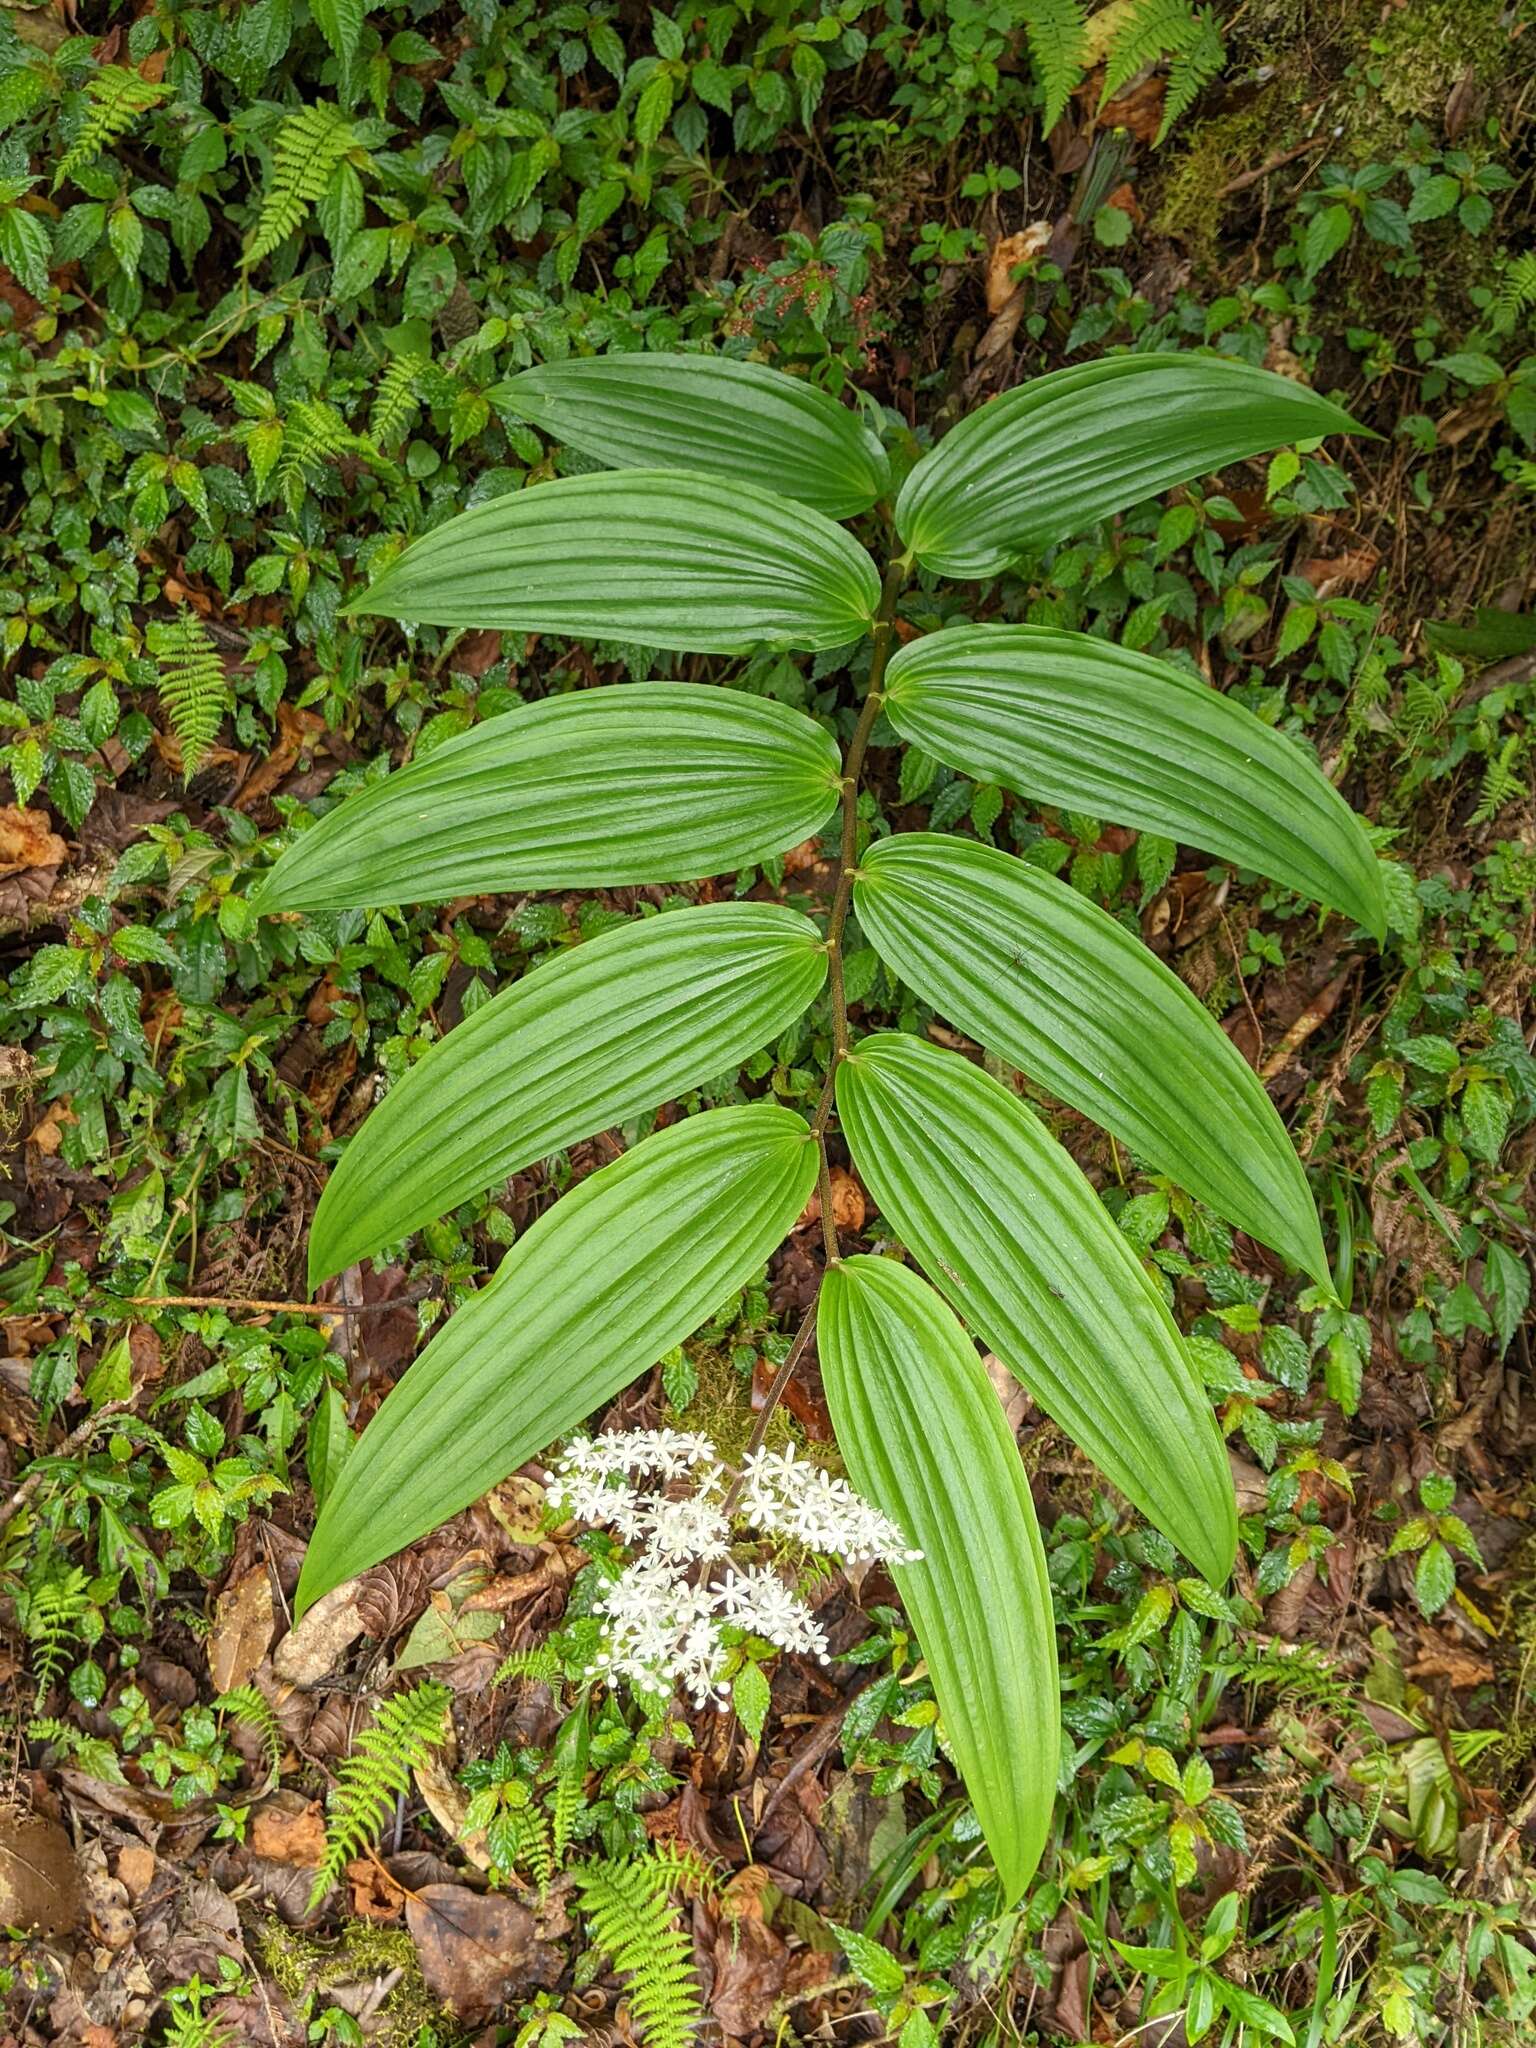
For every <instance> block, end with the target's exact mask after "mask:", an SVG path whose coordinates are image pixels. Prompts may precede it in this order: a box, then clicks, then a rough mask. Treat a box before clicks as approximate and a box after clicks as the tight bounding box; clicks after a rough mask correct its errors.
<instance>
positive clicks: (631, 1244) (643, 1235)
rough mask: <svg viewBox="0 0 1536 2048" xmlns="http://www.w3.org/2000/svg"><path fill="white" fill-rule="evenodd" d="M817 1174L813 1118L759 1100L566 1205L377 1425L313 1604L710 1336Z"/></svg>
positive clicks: (322, 1549)
mask: <svg viewBox="0 0 1536 2048" xmlns="http://www.w3.org/2000/svg"><path fill="white" fill-rule="evenodd" d="M815 1178H816V1147H815V1145H814V1144H813V1143H812V1141H811V1138H810V1134H809V1132H808V1130H807V1129H806V1126H805V1123H804V1121H803V1120H802V1119H801V1118H800V1117H798V1116H796V1115H795V1114H794V1112H793V1111H792V1110H788V1109H781V1108H779V1107H777V1106H776V1105H774V1104H771V1103H747V1104H745V1105H742V1106H738V1107H733V1108H729V1109H712V1110H706V1111H704V1112H703V1113H702V1114H701V1115H699V1116H694V1117H689V1118H687V1119H686V1120H685V1121H684V1122H683V1123H680V1124H674V1125H673V1126H672V1127H671V1128H670V1129H668V1130H665V1131H658V1132H657V1133H656V1134H655V1135H654V1136H653V1137H650V1138H647V1139H645V1140H644V1142H643V1143H642V1144H639V1145H637V1146H636V1147H635V1149H634V1151H632V1152H628V1153H626V1154H625V1155H624V1157H623V1158H622V1159H620V1160H617V1161H616V1162H615V1163H614V1164H613V1165H612V1166H605V1167H603V1168H602V1169H601V1171H599V1172H597V1173H594V1174H593V1175H592V1176H591V1178H590V1179H588V1180H584V1181H582V1182H581V1184H580V1185H579V1186H578V1187H576V1188H574V1189H573V1190H572V1191H571V1193H570V1194H568V1195H566V1196H564V1197H563V1198H562V1199H561V1200H560V1201H558V1202H557V1203H556V1204H555V1206H554V1207H553V1208H552V1209H550V1210H548V1211H547V1212H546V1213H545V1214H544V1215H543V1216H541V1217H540V1218H539V1220H538V1222H537V1223H535V1224H534V1225H533V1227H532V1229H531V1230H529V1231H528V1232H527V1233H526V1235H525V1236H523V1237H520V1238H519V1239H518V1241H517V1243H516V1244H515V1245H513V1247H512V1249H511V1251H509V1252H508V1254H507V1256H506V1257H505V1259H503V1261H502V1263H501V1265H500V1267H499V1268H498V1269H497V1272H496V1276H495V1278H494V1279H493V1280H492V1281H491V1282H490V1284H489V1286H487V1287H485V1288H483V1289H482V1290H481V1291H480V1293H479V1294H477V1295H476V1296H475V1298H474V1299H473V1301H470V1302H467V1303H466V1304H465V1305H464V1307H463V1308H461V1309H459V1310H458V1312H457V1313H456V1314H455V1315H454V1316H453V1318H452V1319H451V1321H450V1322H449V1323H448V1325H447V1327H446V1328H445V1329H443V1330H442V1331H441V1332H440V1333H439V1334H438V1335H437V1336H436V1337H434V1338H433V1340H432V1342H431V1343H430V1344H429V1345H428V1346H427V1348H426V1350H425V1351H424V1352H423V1353H422V1354H421V1356H420V1358H418V1359H417V1360H416V1362H415V1364H414V1365H413V1366H412V1367H411V1368H410V1370H409V1371H408V1372H407V1373H406V1375H405V1377H404V1378H403V1379H402V1380H401V1381H400V1383H399V1385H398V1386H396V1387H395V1388H394V1389H393V1390H392V1392H391V1393H390V1394H389V1396H388V1398H387V1399H386V1400H385V1402H384V1405H383V1406H382V1407H381V1408H380V1410H379V1412H378V1414H377V1415H376V1416H375V1417H374V1418H373V1421H372V1422H371V1423H370V1424H369V1425H368V1427H367V1429H366V1430H365V1431H364V1433H363V1437H362V1440H361V1442H360V1443H359V1444H358V1446H357V1448H356V1450H355V1451H354V1452H353V1453H352V1455H351V1457H350V1458H348V1460H347V1462H346V1464H345V1466H344V1467H343V1468H342V1471H341V1476H340V1478H339V1479H338V1480H337V1482H336V1485H335V1487H334V1489H333V1491H332V1492H331V1493H330V1494H329V1495H328V1496H327V1499H326V1503H325V1507H324V1509H323V1510H322V1512H321V1516H320V1520H319V1523H318V1525H317V1527H316V1529H315V1534H314V1539H313V1541H312V1542H311V1544H310V1546H309V1551H308V1554H307V1555H306V1557H305V1559H304V1575H303V1577H302V1578H301V1579H300V1581H299V1595H298V1605H299V1609H300V1611H301V1612H302V1611H303V1609H304V1608H305V1607H307V1606H309V1604H310V1603H311V1602H312V1601H314V1600H317V1599H319V1597H320V1595H321V1594H322V1593H325V1592H327V1591H328V1590H329V1589H330V1588H331V1587H332V1586H335V1585H339V1584H340V1583H341V1581H342V1580H343V1579H348V1578H351V1577H352V1576H353V1575H354V1574H355V1573H357V1572H360V1571H363V1570H365V1569H366V1568H367V1566H369V1565H371V1564H377V1563H378V1561H379V1559H380V1558H383V1557H388V1556H390V1555H391V1554H392V1553H393V1552H394V1551H396V1550H399V1549H400V1548H401V1547H402V1546H403V1545H404V1544H407V1543H410V1542H412V1541H414V1539H415V1538H416V1537H418V1536H420V1535H423V1534H424V1533H425V1532H426V1531H427V1530H428V1529H433V1528H436V1526H437V1525H438V1523H440V1522H442V1521H445V1520H446V1519H447V1517H448V1516H449V1515H452V1514H456V1513H457V1512H458V1510H459V1509H460V1508H462V1507H467V1506H468V1504H469V1503H470V1502H471V1501H473V1500H478V1499H479V1497H480V1495H481V1494H482V1493H484V1492H485V1491H486V1490H487V1488H488V1487H491V1486H494V1485H495V1484H496V1482H497V1481H498V1480H499V1479H504V1478H505V1477H506V1475H507V1474H508V1473H509V1472H513V1471H515V1470H516V1469H517V1467H518V1466H519V1465H520V1464H521V1463H522V1462H523V1460H524V1459H525V1458H530V1457H532V1455H533V1454H534V1452H535V1451H539V1450H542V1449H543V1448H544V1447H545V1446H546V1445H547V1444H550V1443H553V1442H554V1440H555V1438H556V1437H559V1436H561V1435H563V1434H565V1432H567V1431H568V1430H570V1429H573V1428H574V1427H575V1426H576V1424H577V1423H578V1422H580V1421H581V1420H582V1419H583V1418H584V1417H585V1416H587V1415H589V1414H590V1413H591V1411H592V1410H593V1409H594V1408H598V1407H600V1406H601V1405H602V1403H603V1402H605V1401H607V1400H610V1399H611V1398H612V1396H613V1395H614V1394H616V1393H617V1392H618V1391H619V1389H620V1388H621V1387H624V1386H627V1385H628V1384H629V1382H630V1381H631V1380H632V1379H634V1378H635V1376H636V1374H638V1373H641V1372H643V1371H645V1369H646V1368H647V1367H648V1366H650V1365H653V1364H654V1363H655V1361H656V1360H657V1359H658V1358H659V1357H660V1356H661V1355H662V1353H663V1352H665V1351H668V1350H670V1349H671V1347H672V1346H673V1345H674V1344H678V1343H680V1342H681V1341H682V1339H683V1338H684V1337H686V1336H687V1335H688V1333H689V1332H690V1331H691V1330H695V1329H697V1327H698V1326H699V1324H700V1323H701V1322H703V1321H704V1319H705V1318H706V1317H707V1316H708V1315H709V1314H710V1313H711V1311H712V1310H714V1309H716V1308H718V1307H719V1306H720V1304H721V1302H722V1301H725V1300H727V1299H728V1298H729V1297H730V1295H731V1294H732V1293H733V1292H734V1291H735V1290H736V1289H737V1288H739V1287H740V1286H741V1285H742V1283H743V1282H744V1281H745V1280H747V1279H748V1278H749V1276H750V1275H751V1274H753V1273H754V1272H755V1271H756V1270H757V1268H758V1267H759V1266H761V1265H762V1263H763V1261H764V1260H765V1259H766V1258H767V1257H768V1254H769V1253H770V1252H771V1251H772V1250H773V1248H774V1246H775V1245H776V1244H777V1243H778V1242H779V1240H780V1239H781V1238H782V1237H783V1235H784V1233H785V1231H786V1230H788V1228H789V1226H790V1225H791V1223H793V1222H794V1220H795V1217H796V1216H797V1215H798V1214H799V1213H800V1211H801V1209H803V1208H804V1206H805V1203H806V1199H807V1197H808V1196H809V1194H810V1190H811V1187H812V1185H813V1183H814V1181H815Z"/></svg>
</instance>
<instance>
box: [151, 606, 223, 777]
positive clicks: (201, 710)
mask: <svg viewBox="0 0 1536 2048" xmlns="http://www.w3.org/2000/svg"><path fill="white" fill-rule="evenodd" d="M144 640H145V645H146V646H147V647H148V649H149V651H150V653H151V654H152V655H153V656H154V657H155V662H156V666H157V668H158V670H159V673H158V676H157V677H156V682H155V688H156V691H157V693H158V695H159V698H160V709H161V710H162V711H163V712H164V713H165V717H166V721H167V723H168V724H169V725H170V728H171V731H172V732H173V733H174V734H175V737H176V743H177V745H178V746H179V747H180V749H181V770H182V774H183V776H184V777H185V778H186V779H188V780H190V779H191V777H192V776H194V775H195V774H196V773H197V771H198V769H199V768H200V767H201V766H202V764H203V762H204V760H206V758H207V755H208V750H209V748H210V747H211V746H212V745H213V742H214V739H215V737H216V736H217V734H218V730H219V726H220V725H221V724H222V722H223V719H224V714H225V713H226V712H227V711H228V710H229V708H230V688H229V676H228V674H227V673H226V671H225V668H224V662H223V659H222V657H221V656H220V654H219V650H218V649H217V647H215V646H214V644H213V641H212V639H211V638H210V636H209V632H208V628H207V627H206V626H205V625H204V624H203V622H202V620H201V619H200V618H199V617H198V616H197V614H196V612H194V611H191V610H189V609H188V607H186V606H185V605H183V607H182V608H181V610H180V611H179V612H178V613H177V615H176V617H175V618H174V619H156V620H153V621H152V622H151V624H150V625H149V627H148V629H147V630H146V632H145V635H144Z"/></svg>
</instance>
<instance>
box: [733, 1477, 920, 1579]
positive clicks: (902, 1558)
mask: <svg viewBox="0 0 1536 2048" xmlns="http://www.w3.org/2000/svg"><path fill="white" fill-rule="evenodd" d="M743 1479H744V1484H743V1486H742V1490H741V1508H740V1512H741V1514H742V1516H743V1517H744V1518H745V1519H746V1520H747V1521H749V1522H751V1523H753V1524H755V1526H756V1527H757V1528H759V1529H761V1530H763V1531H764V1532H765V1533H766V1534H768V1535H770V1536H787V1537H789V1538H790V1540H791V1541H792V1542H795V1543H801V1544H803V1545H804V1546H805V1548H806V1549H807V1550H816V1551H820V1552H822V1553H823V1555H825V1556H828V1557H841V1558H843V1559H844V1560H846V1562H847V1563H849V1564H873V1563H874V1561H875V1559H876V1558H877V1557H884V1558H889V1559H890V1561H891V1563H892V1564H917V1563H918V1562H919V1561H920V1560H921V1558H922V1555H923V1553H922V1552H921V1551H920V1550H909V1549H908V1548H907V1539H906V1538H905V1536H903V1535H902V1533H901V1531H900V1530H899V1529H898V1528H897V1527H896V1524H895V1523H894V1522H893V1521H891V1520H890V1519H889V1517H888V1516H886V1515H882V1514H881V1512H880V1510H879V1509H878V1508H874V1507H871V1506H870V1504H869V1502H868V1501H867V1500H865V1498H864V1496H863V1495H862V1494H859V1493H855V1492H854V1490H853V1488H852V1487H851V1486H850V1485H849V1484H848V1482H847V1480H846V1479H834V1478H833V1477H832V1475H831V1473H829V1472H823V1471H822V1469H821V1467H820V1466H819V1465H813V1464H812V1463H811V1462H810V1460H809V1459H808V1458H797V1457H796V1456H795V1454H794V1451H793V1449H790V1450H783V1451H754V1452H753V1453H752V1455H751V1457H749V1458H748V1459H747V1461H746V1464H745V1466H744V1467H743Z"/></svg>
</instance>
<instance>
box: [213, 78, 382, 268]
mask: <svg viewBox="0 0 1536 2048" xmlns="http://www.w3.org/2000/svg"><path fill="white" fill-rule="evenodd" d="M353 140H354V135H353V128H352V123H351V122H350V121H349V120H348V119H347V117H346V115H345V114H343V112H342V111H341V109H340V107H338V106H336V105H334V104H333V103H332V102H331V101H329V100H316V101H315V103H314V105H313V106H309V107H303V108H301V109H300V110H299V112H298V113H296V114H290V115H289V117H288V119H287V120H286V121H285V122H284V123H283V125H282V127H281V128H279V129H278V131H277V141H276V142H275V144H274V145H273V149H272V182H271V184H270V185H269V186H268V187H267V189H266V191H265V192H264V193H263V194H262V196H261V213H260V215H259V216H258V218H257V222H256V233H255V237H254V239H253V240H252V242H251V245H250V247H249V248H248V249H247V250H246V252H245V254H244V256H243V257H242V258H241V263H242V266H243V267H244V268H245V269H246V270H249V269H250V267H251V265H252V264H253V263H259V262H260V261H261V259H262V257H263V256H270V255H271V253H272V251H273V250H274V249H275V248H276V247H277V246H278V244H279V243H280V242H285V241H286V240H287V239H288V237H289V236H290V235H291V234H292V233H293V231H294V229H295V228H296V227H298V226H299V224H300V222H301V221H302V220H303V218H304V216H305V214H307V213H308V211H309V209H310V208H311V207H312V206H313V205H314V203H315V201H316V200H317V199H322V198H324V196H325V188H326V186H327V185H329V184H330V182H331V178H332V175H333V174H334V172H335V170H336V167H337V165H338V164H339V163H340V162H341V160H342V158H343V157H344V156H345V155H346V154H347V151H348V150H349V149H351V147H352V144H353Z"/></svg>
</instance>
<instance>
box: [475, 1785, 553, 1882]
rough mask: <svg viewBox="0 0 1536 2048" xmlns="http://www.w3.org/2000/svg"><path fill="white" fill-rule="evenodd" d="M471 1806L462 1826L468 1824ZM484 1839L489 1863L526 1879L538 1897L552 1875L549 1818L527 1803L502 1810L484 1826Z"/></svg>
mask: <svg viewBox="0 0 1536 2048" xmlns="http://www.w3.org/2000/svg"><path fill="white" fill-rule="evenodd" d="M473 1815H474V1802H473V1801H471V1803H470V1812H469V1817H468V1821H467V1823H466V1824H472V1821H473ZM485 1839H486V1842H487V1844H488V1845H489V1847H490V1851H491V1856H492V1859H493V1861H494V1862H495V1863H496V1864H497V1866H498V1867H499V1868H500V1869H502V1870H511V1871H516V1872H518V1873H519V1874H520V1875H521V1876H524V1877H527V1878H529V1879H530V1880H531V1881H532V1883H533V1884H534V1885H535V1886H536V1887H537V1889H538V1890H539V1891H540V1892H541V1893H542V1892H546V1891H548V1889H549V1886H550V1882H551V1880H552V1879H553V1877H554V1874H555V1861H554V1851H553V1847H552V1844H551V1841H550V1831H549V1816H548V1815H547V1814H546V1813H545V1812H544V1810H543V1808H542V1807H540V1806H535V1805H534V1804H532V1802H531V1801H530V1802H529V1803H528V1804H527V1805H525V1806H505V1805H504V1806H502V1807H501V1809H500V1810H499V1811H498V1812H497V1813H495V1814H493V1815H492V1816H491V1818H490V1819H489V1820H488V1821H487V1823H486V1829H485Z"/></svg>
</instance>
